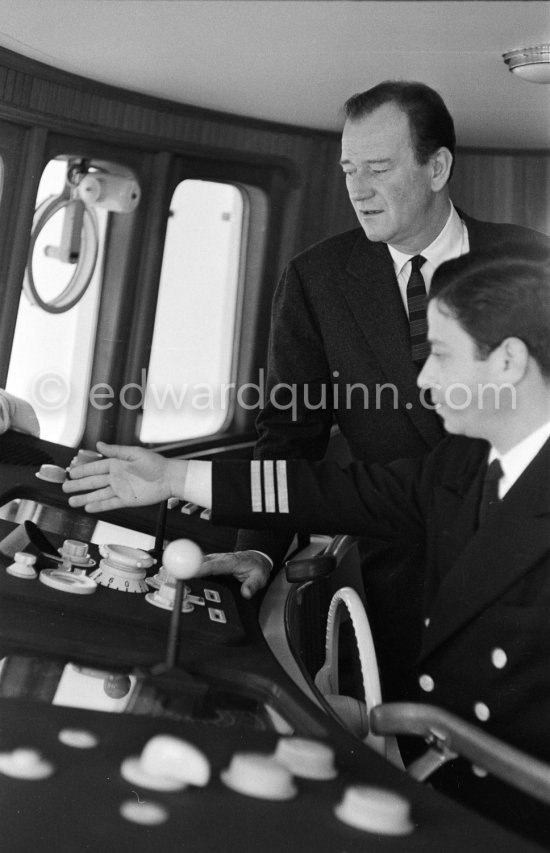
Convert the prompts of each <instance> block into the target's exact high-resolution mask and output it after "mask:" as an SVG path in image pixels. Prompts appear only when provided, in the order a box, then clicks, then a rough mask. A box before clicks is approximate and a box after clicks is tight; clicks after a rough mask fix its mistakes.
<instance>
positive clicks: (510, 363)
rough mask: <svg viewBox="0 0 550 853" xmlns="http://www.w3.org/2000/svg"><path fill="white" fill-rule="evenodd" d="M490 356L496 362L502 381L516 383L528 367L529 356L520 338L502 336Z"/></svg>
mask: <svg viewBox="0 0 550 853" xmlns="http://www.w3.org/2000/svg"><path fill="white" fill-rule="evenodd" d="M491 356H494V360H495V362H496V363H497V367H498V370H499V372H500V378H501V381H502V382H508V383H510V384H512V385H517V384H518V382H521V380H522V379H523V378H524V376H525V374H526V373H527V370H528V368H529V363H530V359H531V356H530V354H529V350H528V349H527V346H526V345H525V342H524V341H522V340H521V338H513V337H510V338H504V340H503V341H502V342H501V343H500V344H499V346H498V347H497V348H496V349H495V350H493V352H492V353H491Z"/></svg>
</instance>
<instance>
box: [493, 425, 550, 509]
mask: <svg viewBox="0 0 550 853" xmlns="http://www.w3.org/2000/svg"><path fill="white" fill-rule="evenodd" d="M549 438H550V421H548V423H546V424H543V425H542V426H541V427H539V428H538V429H536V430H535V431H534V432H532V433H531V435H528V436H527V438H524V439H523V441H520V442H519V444H516V445H515V446H514V447H512V449H511V450H508V451H507V452H506V453H502V454H501V453H499V452H498V451H497V450H495V448H494V447H492V448H491V450H490V451H489V458H488V460H487V461H488V463H489V464H490V463H491V462H492V461H493V459H498V460H499V461H500V466H501V468H502V471H503V476H502V477H501V478H500V481H499V484H498V496H499V498H503V497H504V495H505V494H506V492H507V491H508V490H509V489H511V488H512V486H513V485H514V483H515V482H516V480H517V479H518V478H519V477H520V476H521V475H522V474H523V472H524V471H525V469H526V468H527V466H528V465H529V464H530V463H531V462H532V461H533V459H534V458H535V456H536V455H537V453H538V452H539V450H540V449H541V448H542V446H543V445H544V444H545V443H546V442H547V441H548V439H549Z"/></svg>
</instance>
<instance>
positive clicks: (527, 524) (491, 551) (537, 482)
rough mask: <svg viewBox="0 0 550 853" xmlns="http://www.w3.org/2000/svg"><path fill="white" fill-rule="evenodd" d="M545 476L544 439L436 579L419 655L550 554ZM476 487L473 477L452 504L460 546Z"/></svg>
mask: <svg viewBox="0 0 550 853" xmlns="http://www.w3.org/2000/svg"><path fill="white" fill-rule="evenodd" d="M549 472H550V441H547V442H546V444H545V445H544V447H543V448H542V450H541V451H540V452H539V453H538V454H537V456H536V457H535V459H534V460H533V461H532V462H531V464H530V465H529V466H528V468H527V469H526V470H525V471H524V473H523V474H522V476H521V477H520V478H519V479H518V480H517V481H516V483H515V484H514V485H513V486H512V488H511V489H510V491H509V492H508V494H507V495H506V497H505V499H504V500H503V501H502V504H501V505H500V506H499V510H498V512H497V513H495V514H494V515H493V517H492V519H491V521H490V522H487V523H486V524H484V525H483V527H482V528H481V529H480V530H479V531H478V532H477V533H474V535H473V536H471V538H470V540H469V541H468V542H467V545H466V547H465V548H463V549H462V551H461V553H460V555H459V557H458V559H456V560H455V562H454V565H452V567H451V568H450V569H449V570H448V571H447V573H446V574H445V575H444V577H442V578H440V585H439V588H438V590H437V593H436V594H435V597H434V603H433V609H432V612H431V614H430V628H429V630H428V631H427V632H426V634H425V637H424V642H423V647H422V652H421V657H424V656H425V655H427V654H429V653H430V652H432V651H433V650H434V649H435V648H436V647H437V646H439V645H440V644H441V643H443V642H445V641H446V640H447V639H448V638H449V637H450V636H451V635H452V634H454V633H455V632H456V631H458V630H459V629H460V628H461V627H462V626H463V625H464V624H466V623H467V622H468V621H470V620H471V619H472V618H473V617H475V616H476V615H477V614H478V613H480V612H481V611H483V610H484V609H486V608H487V607H488V606H489V605H490V604H491V603H492V602H493V601H495V600H496V599H498V598H499V597H501V596H502V595H503V593H504V592H505V591H506V590H507V589H508V588H509V587H511V586H512V585H513V584H514V583H516V582H517V581H518V580H519V579H520V578H521V577H522V576H523V575H524V574H526V573H527V572H528V571H529V570H530V569H531V568H533V567H534V566H535V565H536V564H537V562H539V561H540V560H541V559H542V558H543V557H544V556H545V555H546V556H547V555H548V554H550V523H549V522H550V488H549V484H550V478H549ZM480 489H481V482H480V478H477V479H476V482H475V484H473V485H472V488H471V489H469V490H468V491H467V493H466V494H465V495H464V496H463V499H462V501H461V500H460V497H457V500H456V502H455V506H454V510H455V512H456V513H457V515H456V518H457V520H458V521H457V526H456V528H455V536H454V540H455V542H456V543H457V544H458V545H459V547H460V543H459V538H460V536H461V535H464V534H466V533H467V529H468V527H470V529H471V528H472V522H473V521H474V519H475V516H476V514H477V508H478V504H479V496H480ZM461 503H462V506H460V504H461ZM436 535H438V534H436ZM438 538H439V536H438ZM462 541H465V539H463V540H462ZM438 544H439V543H438ZM455 553H458V551H457V552H455Z"/></svg>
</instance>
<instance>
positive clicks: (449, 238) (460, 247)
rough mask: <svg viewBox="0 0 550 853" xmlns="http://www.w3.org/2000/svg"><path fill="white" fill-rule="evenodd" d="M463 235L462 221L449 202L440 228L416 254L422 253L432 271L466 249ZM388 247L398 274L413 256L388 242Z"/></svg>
mask: <svg viewBox="0 0 550 853" xmlns="http://www.w3.org/2000/svg"><path fill="white" fill-rule="evenodd" d="M465 235H467V232H466V229H465V226H464V223H463V222H462V219H461V218H460V216H459V215H458V213H457V210H456V208H455V207H454V205H453V204H452V202H451V210H450V213H449V216H448V217H447V221H446V223H445V225H444V226H443V228H442V230H441V231H440V232H439V234H438V235H437V237H436V238H435V240H432V242H431V243H430V245H429V246H426V248H425V249H422V252H421V253H417V254H422V257H423V258H426V261H427V262H428V263H429V265H430V267H431V270H432V272H433V270H435V268H436V267H437V266H439V264H440V263H442V262H443V261H448V260H449V259H450V258H458V257H459V256H460V255H463V254H464V252H465V251H466V252H467V251H468V247H467V246H465V245H464V241H465V239H467V236H465ZM388 249H389V251H390V255H391V256H392V260H393V265H394V268H395V272H396V275H399V274H400V273H401V271H402V270H403V267H404V266H405V264H406V263H408V262H409V261H410V259H411V258H412V257H414V256H413V255H410V254H404V253H403V252H400V251H399V250H398V249H395V248H394V247H393V246H390V244H389V243H388ZM424 266H425V265H424ZM430 279H431V276H430Z"/></svg>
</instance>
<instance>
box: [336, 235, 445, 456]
mask: <svg viewBox="0 0 550 853" xmlns="http://www.w3.org/2000/svg"><path fill="white" fill-rule="evenodd" d="M347 273H348V277H347V279H346V282H345V286H344V285H343V286H342V296H343V298H344V299H345V300H346V302H347V303H348V305H349V307H350V309H351V311H352V313H353V315H354V317H355V319H356V321H357V323H358V325H359V327H360V329H361V331H362V333H363V335H364V337H365V339H366V341H367V343H368V345H369V347H370V348H371V349H372V351H373V352H374V353H375V355H376V358H377V360H378V362H379V365H380V368H381V371H382V372H383V374H384V376H385V377H386V381H387V382H388V383H393V384H394V385H395V386H397V388H399V390H400V401H401V405H405V404H406V403H408V402H410V403H413V404H414V405H413V406H412V407H411V408H409V407H406V411H407V413H408V415H409V416H410V418H411V419H412V421H413V422H414V424H415V425H416V427H417V429H418V430H419V431H420V432H421V433H422V435H423V436H424V437H425V438H426V440H427V441H428V442H429V443H431V444H435V443H436V442H437V441H439V440H440V438H441V434H442V433H441V428H440V426H439V423H438V422H437V420H436V418H435V417H434V414H433V412H432V411H430V410H429V409H427V408H425V407H423V406H421V405H416V401H417V400H418V388H417V385H416V379H417V376H418V372H417V369H416V367H415V365H414V364H413V362H412V359H411V355H410V338H409V323H408V319H407V314H406V312H405V308H404V306H403V302H402V299H401V294H400V292H399V287H398V284H397V280H396V277H395V271H394V268H393V262H392V258H391V255H390V253H389V250H388V247H387V246H386V244H385V243H372V242H369V241H368V240H367V239H366V238H365V236H364V234H362V233H361V234H360V235H359V236H358V238H357V241H356V243H355V245H354V247H353V249H352V252H351V254H350V256H349V259H348V264H347Z"/></svg>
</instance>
